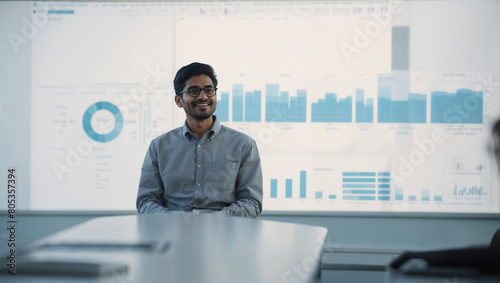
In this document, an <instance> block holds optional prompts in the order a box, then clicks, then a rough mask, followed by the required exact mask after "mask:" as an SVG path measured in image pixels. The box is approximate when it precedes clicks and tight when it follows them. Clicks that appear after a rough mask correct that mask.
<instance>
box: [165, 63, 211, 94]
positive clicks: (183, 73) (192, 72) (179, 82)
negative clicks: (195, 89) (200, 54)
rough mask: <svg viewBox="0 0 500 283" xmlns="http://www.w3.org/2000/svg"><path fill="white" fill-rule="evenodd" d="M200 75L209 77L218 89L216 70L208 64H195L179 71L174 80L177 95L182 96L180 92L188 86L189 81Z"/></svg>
mask: <svg viewBox="0 0 500 283" xmlns="http://www.w3.org/2000/svg"><path fill="white" fill-rule="evenodd" d="M199 75H207V76H208V77H209V78H210V79H212V82H213V84H214V87H217V76H216V75H215V71H214V68H212V67H211V66H210V65H207V64H203V63H198V62H194V63H191V64H189V65H186V66H184V67H182V68H180V69H179V71H177V74H176V75H175V78H174V90H175V94H176V95H179V94H180V92H181V91H182V90H183V89H184V87H185V86H186V81H187V80H189V79H190V78H191V77H193V76H199Z"/></svg>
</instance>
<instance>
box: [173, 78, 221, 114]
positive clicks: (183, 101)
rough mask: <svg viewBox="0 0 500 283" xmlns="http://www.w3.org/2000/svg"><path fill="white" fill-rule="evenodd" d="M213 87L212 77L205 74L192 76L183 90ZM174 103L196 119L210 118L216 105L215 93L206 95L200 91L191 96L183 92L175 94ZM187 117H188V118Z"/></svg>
mask: <svg viewBox="0 0 500 283" xmlns="http://www.w3.org/2000/svg"><path fill="white" fill-rule="evenodd" d="M206 87H214V85H213V82H212V79H210V77H209V76H207V75H199V76H193V77H191V78H189V79H188V80H187V81H186V85H185V86H184V89H183V90H187V89H192V88H201V89H204V88H206ZM175 103H176V104H177V106H179V108H184V111H185V112H186V115H187V116H189V117H191V118H193V119H194V120H197V121H202V120H205V119H208V118H210V116H212V114H213V113H214V112H215V108H216V106H217V95H214V96H212V97H208V96H206V94H205V91H201V92H200V94H199V95H198V96H197V97H192V96H190V95H189V93H187V92H184V93H182V94H180V95H176V96H175ZM189 117H188V118H189Z"/></svg>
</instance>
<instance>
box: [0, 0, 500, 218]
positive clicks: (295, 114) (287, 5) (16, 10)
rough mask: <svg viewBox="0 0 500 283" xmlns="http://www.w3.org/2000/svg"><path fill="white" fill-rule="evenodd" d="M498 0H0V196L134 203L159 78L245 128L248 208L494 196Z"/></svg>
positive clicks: (418, 208)
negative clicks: (205, 73) (200, 83)
mask: <svg viewBox="0 0 500 283" xmlns="http://www.w3.org/2000/svg"><path fill="white" fill-rule="evenodd" d="M499 12H500V2H498V1H408V2H407V1H318V2H315V1H273V2H267V1H257V2H252V1H237V2H229V1H223V2H129V1H127V2H117V1H114V2H99V1H97V2H94V1H93V2H76V1H70V2H65V1H55V2H50V1H43V2H29V1H20V2H17V1H13V2H0V31H1V34H0V41H1V43H0V44H1V45H0V59H1V61H0V62H1V66H0V69H1V70H0V71H1V73H0V129H1V131H0V132H1V140H0V151H1V160H0V164H1V166H0V168H1V169H2V171H3V172H1V173H0V174H1V177H0V178H1V180H3V181H2V184H3V185H2V186H4V187H6V188H5V190H2V191H3V192H2V193H0V201H1V207H7V195H8V193H7V184H8V180H10V179H16V188H15V189H16V190H15V193H16V204H17V208H18V209H22V210H35V211H46V210H51V211H53V210H56V211H68V210H70V211H87V210H94V211H95V210H99V211H103V210H104V211H107V210H109V211H118V210H120V211H122V210H125V211H127V210H135V201H136V196H137V189H138V183H139V178H140V174H141V166H142V162H143V160H144V156H145V154H146V150H147V148H148V146H149V144H150V142H151V140H152V139H154V138H155V137H157V136H159V135H161V134H163V133H165V132H167V131H169V130H172V129H174V128H177V127H179V126H182V124H183V123H184V120H185V113H184V111H183V110H182V109H179V108H178V107H177V106H176V105H175V103H174V96H175V93H174V90H173V84H172V81H173V78H174V76H175V73H176V71H177V70H178V69H179V68H180V67H182V66H184V65H187V64H189V63H191V62H203V63H207V64H210V65H212V66H213V67H214V69H215V71H216V73H217V77H218V80H219V85H218V91H217V100H218V102H217V109H216V111H215V115H216V116H217V117H218V119H219V120H220V121H221V123H222V124H223V125H225V126H228V127H231V128H233V129H236V130H238V131H241V132H243V133H246V134H248V135H249V136H251V137H252V138H253V139H254V140H255V141H256V143H257V145H258V148H259V152H260V156H261V162H262V169H263V193H264V200H263V205H264V212H273V211H287V212H288V211H293V212H297V213H304V212H339V211H347V212H359V211H362V212H418V213H427V212H437V213H498V212H499V210H500V204H499V203H500V197H499V186H498V180H497V179H498V178H500V176H499V174H498V170H497V167H496V164H495V162H494V159H493V152H492V150H491V149H489V146H490V147H491V127H492V125H493V123H494V121H495V120H496V119H497V118H498V116H499V115H498V114H499V111H498V104H499V99H498V95H499V92H498V87H499V83H498V81H499V74H500V73H499V70H500V56H499V54H500V44H499V43H500V32H499V27H500V17H498V13H499Z"/></svg>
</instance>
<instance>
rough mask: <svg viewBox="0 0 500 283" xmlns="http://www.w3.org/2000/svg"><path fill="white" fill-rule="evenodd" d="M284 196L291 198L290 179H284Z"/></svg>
mask: <svg viewBox="0 0 500 283" xmlns="http://www.w3.org/2000/svg"><path fill="white" fill-rule="evenodd" d="M285 186H286V190H285V193H286V196H285V197H286V198H292V179H286V184H285Z"/></svg>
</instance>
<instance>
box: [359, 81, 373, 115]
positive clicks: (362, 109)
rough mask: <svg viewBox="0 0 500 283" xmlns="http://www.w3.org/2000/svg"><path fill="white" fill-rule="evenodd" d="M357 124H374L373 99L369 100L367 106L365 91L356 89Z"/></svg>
mask: <svg viewBox="0 0 500 283" xmlns="http://www.w3.org/2000/svg"><path fill="white" fill-rule="evenodd" d="M356 123H373V99H371V98H369V99H367V100H366V104H365V93H364V90H363V89H356Z"/></svg>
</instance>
